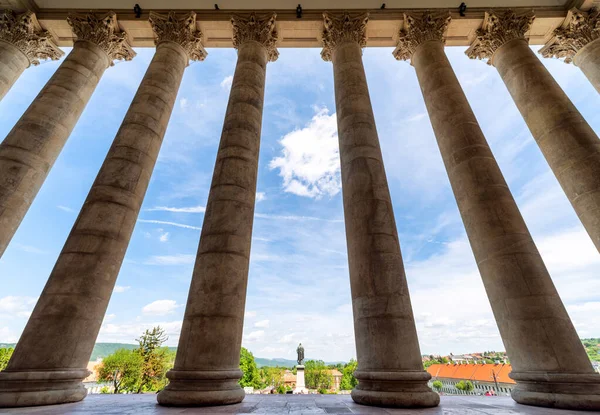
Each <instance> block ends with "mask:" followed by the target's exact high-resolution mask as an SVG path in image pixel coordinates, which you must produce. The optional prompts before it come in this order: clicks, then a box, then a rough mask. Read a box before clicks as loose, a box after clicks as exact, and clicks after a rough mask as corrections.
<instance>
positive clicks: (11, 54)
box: [0, 40, 29, 100]
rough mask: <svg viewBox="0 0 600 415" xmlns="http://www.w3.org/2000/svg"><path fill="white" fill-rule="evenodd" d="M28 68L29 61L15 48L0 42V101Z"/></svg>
mask: <svg viewBox="0 0 600 415" xmlns="http://www.w3.org/2000/svg"><path fill="white" fill-rule="evenodd" d="M28 66H29V59H27V56H25V54H24V53H23V52H21V51H20V50H19V49H17V47H16V46H13V45H11V44H10V43H7V42H4V41H2V40H0V100H2V98H4V96H5V95H6V93H7V92H8V91H9V90H10V88H11V87H12V86H13V84H14V83H15V82H16V81H17V79H19V76H21V74H22V73H23V71H25V69H27V67H28Z"/></svg>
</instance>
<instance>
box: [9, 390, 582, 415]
mask: <svg viewBox="0 0 600 415" xmlns="http://www.w3.org/2000/svg"><path fill="white" fill-rule="evenodd" d="M441 398H442V401H441V404H440V406H439V407H437V408H430V409H420V410H416V409H386V408H375V407H369V406H363V405H358V404H355V403H354V402H353V401H352V398H351V397H350V396H349V395H247V396H246V399H244V402H242V403H240V404H236V405H228V406H219V407H206V408H165V407H161V406H158V405H157V404H156V395H155V394H145V395H91V396H88V397H87V398H86V399H84V400H83V401H82V402H78V403H71V404H65V405H55V406H46V407H37V408H19V409H4V410H0V413H1V414H28V415H29V414H31V415H42V414H43V415H65V414H81V415H83V414H86V415H87V414H120V415H148V414H160V415H163V414H165V415H166V414H186V415H187V414H216V413H219V414H248V413H260V414H404V415H411V414H423V415H442V414H448V415H450V414H457V415H458V414H460V415H508V414H511V415H515V414H527V415H576V414H577V415H581V412H577V411H565V410H559V409H548V408H537V407H532V406H524V405H519V404H517V403H515V402H514V401H513V400H512V399H511V398H508V397H492V396H487V397H484V396H442V397H441ZM586 413H591V412H586Z"/></svg>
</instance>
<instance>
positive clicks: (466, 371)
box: [427, 363, 516, 396]
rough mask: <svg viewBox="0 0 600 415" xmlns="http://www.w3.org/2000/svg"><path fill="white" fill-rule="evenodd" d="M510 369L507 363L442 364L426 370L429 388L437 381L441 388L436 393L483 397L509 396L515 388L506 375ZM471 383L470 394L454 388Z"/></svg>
mask: <svg viewBox="0 0 600 415" xmlns="http://www.w3.org/2000/svg"><path fill="white" fill-rule="evenodd" d="M511 371H512V367H511V365H510V364H508V363H498V364H491V363H480V364H478V363H467V364H456V363H442V364H434V365H431V366H429V367H428V368H427V372H429V374H430V375H431V381H430V382H429V386H430V387H432V385H433V382H434V381H436V380H439V381H440V382H442V387H441V388H440V389H439V390H438V392H440V393H443V394H447V395H465V394H466V395H485V394H494V395H502V396H510V391H511V390H512V389H513V388H514V387H515V385H516V382H515V381H514V380H512V379H511V378H510V377H509V376H508V374H509V373H510V372H511ZM461 380H462V381H467V380H468V381H471V383H473V387H474V389H473V390H472V391H470V392H465V391H461V390H459V389H457V388H456V384H457V383H458V382H460V381H461Z"/></svg>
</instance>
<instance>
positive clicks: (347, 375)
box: [340, 359, 358, 391]
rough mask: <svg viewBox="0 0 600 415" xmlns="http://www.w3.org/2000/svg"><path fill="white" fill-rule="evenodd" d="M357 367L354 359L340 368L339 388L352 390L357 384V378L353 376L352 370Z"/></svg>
mask: <svg viewBox="0 0 600 415" xmlns="http://www.w3.org/2000/svg"><path fill="white" fill-rule="evenodd" d="M357 367H358V362H357V361H356V360H354V359H350V361H349V362H348V363H347V364H346V365H345V366H344V367H343V368H342V369H341V370H342V381H341V382H340V389H341V390H346V391H349V390H352V389H354V388H355V387H356V385H358V380H357V379H356V378H355V377H354V371H355V370H356V368H357Z"/></svg>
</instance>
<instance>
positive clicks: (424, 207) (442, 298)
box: [0, 47, 600, 360]
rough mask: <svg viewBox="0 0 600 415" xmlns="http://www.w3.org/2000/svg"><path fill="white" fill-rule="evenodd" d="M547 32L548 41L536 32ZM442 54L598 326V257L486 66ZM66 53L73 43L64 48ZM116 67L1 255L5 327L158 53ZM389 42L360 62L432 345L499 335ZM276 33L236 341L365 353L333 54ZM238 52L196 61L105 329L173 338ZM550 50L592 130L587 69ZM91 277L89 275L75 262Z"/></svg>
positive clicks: (23, 104)
mask: <svg viewBox="0 0 600 415" xmlns="http://www.w3.org/2000/svg"><path fill="white" fill-rule="evenodd" d="M535 49H537V47H536V48H535ZM464 50H465V49H464V48H456V47H453V48H447V49H446V51H447V54H448V57H449V58H450V61H451V63H452V65H453V67H454V69H455V71H456V73H457V75H458V77H459V79H460V81H461V84H462V86H463V88H464V90H465V92H466V94H467V97H468V99H469V101H470V103H471V105H472V107H473V109H474V111H475V114H476V116H477V118H478V120H479V122H480V124H481V127H482V129H483V131H484V133H485V135H486V137H487V139H488V141H489V143H490V145H491V147H492V150H493V152H494V154H495V156H496V158H497V160H498V163H499V164H500V167H501V169H502V171H503V173H504V174H505V177H506V179H507V181H508V183H509V186H510V188H511V190H512V192H513V194H514V195H515V197H516V200H517V203H518V205H519V207H520V208H521V212H522V213H523V215H524V217H525V220H526V222H527V224H528V226H529V228H530V230H531V232H532V234H533V237H534V240H535V242H536V244H537V245H538V247H539V249H540V250H541V252H542V255H543V257H544V260H545V261H546V264H547V266H548V268H549V270H550V272H551V275H552V276H553V278H554V281H555V283H556V285H557V287H558V290H559V292H560V294H561V296H562V298H563V301H564V302H565V304H566V305H567V308H568V311H569V313H570V315H571V317H572V319H573V320H574V322H575V325H576V327H577V329H578V332H579V334H580V335H581V336H582V337H586V336H587V337H592V336H595V337H599V336H600V319H598V318H595V317H594V316H595V315H597V314H598V312H599V311H600V278H598V273H599V272H600V257H599V256H598V253H597V251H596V249H595V248H594V246H593V244H592V242H591V241H590V239H589V238H588V236H587V234H586V233H585V231H584V230H583V227H582V226H581V224H580V223H579V221H578V219H577V217H576V215H575V213H574V211H573V209H572V208H571V206H570V204H569V202H568V201H567V199H566V197H565V196H564V194H563V193H562V191H561V189H560V187H559V185H558V183H557V181H556V179H555V178H554V176H553V175H552V173H551V171H550V169H549V168H548V166H547V164H546V162H545V160H544V159H543V157H542V155H541V153H540V151H539V149H538V147H537V146H536V144H535V142H534V140H533V138H532V137H531V134H530V133H529V131H528V129H527V127H526V125H525V123H524V121H523V119H522V118H521V116H520V115H519V113H518V111H517V108H516V107H515V105H514V103H513V102H512V100H511V98H510V96H509V94H508V92H507V90H506V88H505V86H504V84H503V83H502V81H501V79H500V77H499V75H498V73H497V72H496V70H495V69H494V68H493V67H490V66H488V65H486V64H485V63H483V62H479V61H471V60H469V59H468V58H467V57H466V56H465V55H464ZM66 52H67V53H68V50H66ZM137 52H138V56H137V57H136V58H135V59H134V60H133V61H131V62H121V63H117V64H116V65H115V66H114V67H112V68H109V69H108V70H107V71H106V72H105V74H104V77H103V78H102V80H101V82H100V84H99V85H98V88H97V89H96V92H95V93H94V95H93V97H92V99H91V101H90V102H89V104H88V106H87V108H86V110H85V111H84V113H83V115H82V117H81V119H80V120H79V123H78V124H77V126H76V128H75V130H74V131H73V133H72V134H71V137H70V138H69V141H68V142H67V144H66V146H65V148H64V150H63V151H62V153H61V155H60V157H59V158H58V160H57V162H56V164H55V166H54V168H53V169H52V171H51V172H50V175H49V176H48V179H47V180H46V183H45V184H44V186H43V188H42V189H41V191H40V193H39V194H38V196H37V198H36V199H35V201H34V203H33V205H32V206H31V209H30V210H29V213H28V214H27V216H26V218H25V220H24V221H23V223H22V224H21V227H20V228H19V230H18V232H17V233H16V235H15V237H14V238H13V241H12V243H11V245H10V246H9V248H8V249H7V251H6V253H5V255H4V256H3V258H2V259H0V276H1V277H2V287H3V289H2V292H0V342H13V341H16V340H17V339H18V337H19V335H20V333H21V331H22V329H23V327H24V325H25V323H26V320H27V317H28V315H29V313H30V312H31V310H32V308H33V306H34V304H35V301H36V300H37V297H38V296H39V294H40V292H41V290H42V289H43V287H44V284H45V281H46V279H47V278H48V276H49V274H50V271H51V270H52V267H53V265H54V263H55V261H56V258H57V256H58V254H59V252H60V250H61V249H62V246H63V244H64V242H65V240H66V238H67V235H68V233H69V231H70V229H71V227H72V225H73V223H74V221H75V218H76V215H77V212H78V210H79V209H80V208H81V205H82V204H83V201H84V200H85V197H86V195H87V193H88V191H89V189H90V187H91V184H92V182H93V180H94V178H95V175H96V173H97V172H98V169H99V167H100V165H101V163H102V161H103V159H104V157H105V155H106V153H107V151H108V149H109V146H110V144H111V142H112V140H113V138H114V136H115V133H116V131H117V129H118V128H119V124H120V123H121V121H122V119H123V117H124V115H125V112H126V111H127V108H128V105H129V103H130V102H131V100H132V98H133V95H134V94H135V91H136V89H137V86H138V84H139V82H140V81H141V78H142V76H143V74H144V71H145V68H146V67H147V65H148V63H149V62H150V60H151V58H152V54H153V49H138V50H137ZM391 52H392V49H391V48H367V49H365V51H364V64H365V69H366V72H367V78H368V82H369V88H370V92H371V99H372V102H373V106H374V108H373V109H374V113H375V118H376V121H377V128H378V132H379V137H380V140H381V146H382V149H383V154H384V159H385V163H386V171H387V175H388V180H389V184H390V190H391V194H392V200H393V202H394V207H395V214H396V222H397V226H398V231H399V235H400V242H401V247H402V252H403V255H404V260H405V267H406V272H407V278H408V283H409V287H410V291H411V297H412V302H413V309H414V313H415V317H416V321H417V329H418V333H419V341H420V344H421V350H422V352H423V353H443V354H447V353H450V352H453V353H455V354H456V353H462V352H474V351H483V350H503V346H502V342H501V340H500V337H499V334H498V330H497V328H496V325H495V323H494V320H493V316H492V313H491V309H490V306H489V302H488V300H487V298H486V296H485V291H484V289H483V284H482V283H481V279H480V277H479V274H478V272H477V268H476V265H475V261H474V259H473V256H472V254H471V251H470V248H469V245H468V242H467V239H466V235H465V232H464V228H463V226H462V223H461V221H460V216H459V213H458V209H457V207H456V204H455V201H454V199H453V196H452V193H451V189H450V185H449V182H448V179H447V176H446V173H445V171H444V167H443V164H442V160H441V157H440V154H439V150H438V148H437V144H436V141H435V137H434V135H433V131H432V129H431V126H430V124H429V120H428V117H427V114H426V109H425V105H424V103H423V99H422V96H421V93H420V90H419V87H418V84H417V78H416V75H415V73H414V69H413V68H412V67H411V66H410V65H409V64H408V63H406V62H397V61H396V60H395V59H394V58H393V57H392V54H391ZM319 53H320V50H319V49H281V50H280V57H279V60H278V61H277V62H275V63H270V64H269V65H268V68H267V86H266V94H265V107H264V117H263V130H262V142H261V153H260V167H259V175H258V194H257V203H256V217H255V221H254V237H253V241H252V254H251V265H250V276H249V286H248V299H247V305H246V319H245V325H244V340H243V344H244V346H245V347H247V348H249V349H250V350H251V351H252V352H254V354H255V355H257V356H260V357H286V358H291V357H293V356H294V354H295V348H296V345H297V344H298V342H302V343H303V344H304V345H305V347H306V356H307V358H321V359H325V360H347V359H349V358H351V357H354V356H355V353H356V352H355V347H354V333H353V325H352V313H351V305H350V301H351V300H350V289H349V281H348V267H347V256H346V241H345V234H344V224H343V211H342V199H341V189H340V174H339V158H338V157H339V156H338V153H337V151H338V147H337V133H336V120H335V106H334V96H333V73H332V68H331V63H328V62H324V61H322V60H321V58H320V55H319ZM235 61H236V52H235V51H234V50H232V49H210V50H209V55H208V58H207V59H206V61H204V62H197V63H192V65H190V67H189V68H188V69H187V70H186V73H185V76H184V79H183V82H182V85H181V89H180V91H179V95H178V98H177V103H176V106H175V109H174V111H173V115H172V117H171V122H170V124H169V128H168V130H167V134H166V136H165V140H164V144H163V147H162V150H161V154H160V157H159V160H158V163H157V165H156V169H155V171H154V174H153V176H152V181H151V183H150V187H149V189H148V193H147V195H146V199H145V201H144V205H143V207H142V211H141V212H140V216H139V220H138V223H137V225H136V228H135V231H134V234H133V237H132V239H131V243H130V245H129V250H128V251H127V255H126V258H125V261H124V263H123V266H122V268H121V272H120V274H119V278H118V280H117V287H116V289H115V292H114V294H113V296H112V299H111V301H110V305H109V307H108V311H107V313H106V317H105V320H104V323H103V326H102V329H101V331H100V335H99V337H98V341H116V342H127V343H132V342H134V340H135V339H136V338H137V337H138V336H139V335H140V333H141V332H142V331H143V330H144V329H146V328H150V327H152V326H154V325H157V324H160V325H161V326H163V327H164V328H165V329H166V330H167V333H168V334H169V341H168V344H170V345H176V344H177V340H178V333H179V329H180V327H181V320H182V318H183V312H184V307H185V301H186V297H187V293H188V288H189V283H190V279H191V274H192V267H193V262H194V257H195V253H196V249H197V245H198V238H199V234H200V232H199V229H200V227H201V226H202V220H203V210H204V206H205V204H206V200H207V197H208V188H209V185H210V180H211V176H212V169H213V166H214V161H215V157H216V150H217V146H218V142H219V138H220V133H221V127H222V122H223V116H224V112H225V108H226V104H227V99H228V93H229V89H230V86H231V78H232V75H233V71H234V67H235ZM543 62H544V64H545V65H546V66H547V68H548V69H549V70H550V72H551V73H552V74H553V75H554V77H555V78H556V79H557V81H558V82H559V84H560V85H561V86H562V87H563V88H564V90H565V91H566V93H567V95H568V96H569V97H570V98H571V99H572V100H573V102H574V103H575V105H576V106H577V107H578V108H579V110H580V111H581V112H582V113H583V115H584V117H585V118H586V120H587V121H588V122H589V123H590V124H591V125H592V127H593V128H594V129H595V130H596V131H600V112H599V111H598V108H599V106H600V97H599V95H598V94H597V92H596V91H595V90H594V89H593V87H592V86H591V84H590V83H589V82H588V81H587V79H586V78H585V77H584V76H583V74H582V73H581V71H580V70H579V69H578V68H577V67H575V66H573V65H566V64H564V63H562V62H560V61H557V60H548V59H543ZM59 63H60V62H47V63H43V64H42V65H40V66H39V67H32V68H30V69H27V70H26V71H25V73H24V74H23V75H22V76H21V78H20V79H19V80H18V81H17V83H16V84H15V86H14V87H13V88H12V90H11V91H10V92H9V93H8V95H7V96H6V97H5V98H4V100H3V101H1V102H0V137H4V136H6V134H7V133H8V132H9V130H10V129H11V128H12V126H13V125H14V124H15V122H16V121H17V120H18V118H19V117H20V115H21V114H22V113H23V111H24V110H25V109H26V108H27V106H28V105H29V103H30V102H31V101H32V100H33V99H34V98H35V96H36V94H37V93H38V92H39V90H40V89H41V88H42V87H43V85H44V84H45V82H46V81H47V80H48V79H49V78H50V76H51V75H52V73H53V72H54V71H55V70H56V68H57V66H58V65H59ZM82 278H85V276H82Z"/></svg>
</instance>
